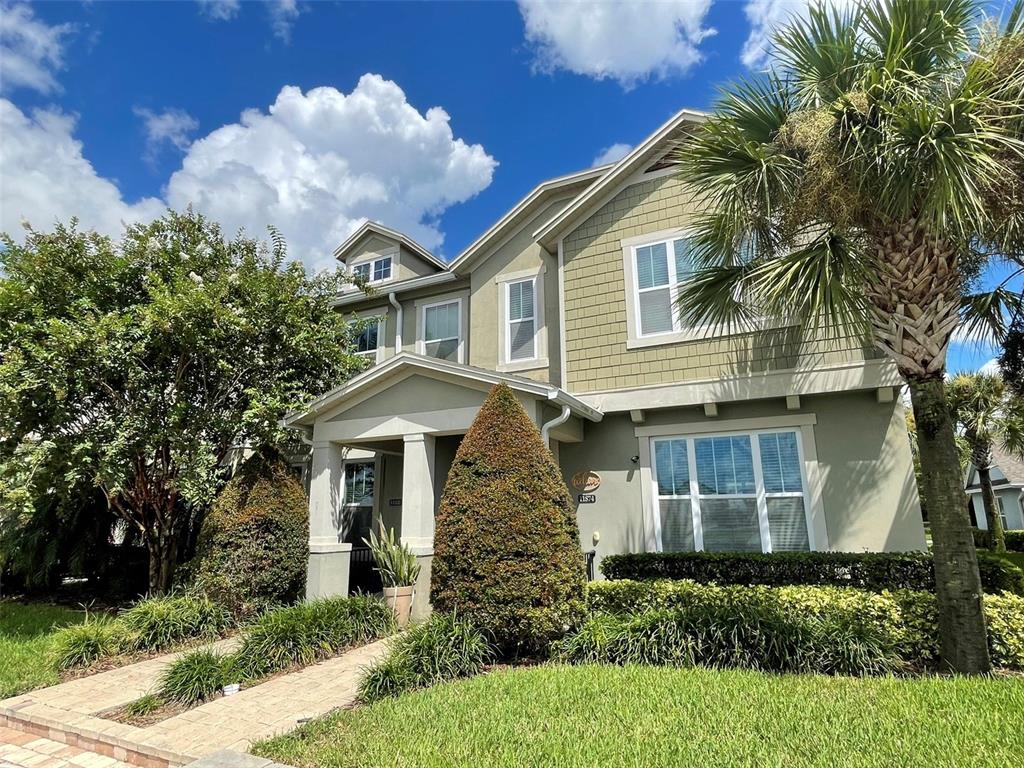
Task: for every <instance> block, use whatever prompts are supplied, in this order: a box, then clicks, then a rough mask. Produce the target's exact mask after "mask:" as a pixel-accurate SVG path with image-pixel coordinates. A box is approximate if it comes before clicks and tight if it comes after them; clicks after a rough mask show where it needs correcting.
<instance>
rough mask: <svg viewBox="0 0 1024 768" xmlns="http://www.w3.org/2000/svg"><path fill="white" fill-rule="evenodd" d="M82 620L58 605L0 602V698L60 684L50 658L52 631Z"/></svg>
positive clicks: (82, 614) (72, 611)
mask: <svg viewBox="0 0 1024 768" xmlns="http://www.w3.org/2000/svg"><path fill="white" fill-rule="evenodd" d="M84 619H85V613H84V612H83V611H75V610H72V609H70V608H64V607H62V606H59V605H44V604H41V603H34V604H33V603H30V604H27V605H25V604H22V603H11V602H7V601H0V699H4V698H7V697H8V696H15V695H17V694H19V693H24V692H25V691H30V690H32V689H33V688H41V687H43V686H46V685H53V684H54V683H57V682H59V681H58V678H57V672H56V670H55V669H54V667H53V665H52V664H51V663H50V658H49V650H50V642H51V641H52V639H53V632H54V630H56V629H57V628H59V627H63V626H67V625H68V624H77V623H78V622H80V621H83V620H84Z"/></svg>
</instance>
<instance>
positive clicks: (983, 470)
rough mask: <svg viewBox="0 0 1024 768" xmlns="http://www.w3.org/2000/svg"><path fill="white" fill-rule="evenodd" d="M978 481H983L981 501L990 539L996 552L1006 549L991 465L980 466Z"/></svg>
mask: <svg viewBox="0 0 1024 768" xmlns="http://www.w3.org/2000/svg"><path fill="white" fill-rule="evenodd" d="M978 481H979V482H980V483H981V501H982V503H983V504H984V505H985V523H986V524H987V525H988V535H989V541H991V542H992V549H993V550H995V551H996V552H1005V551H1006V537H1005V536H1004V535H1003V518H1002V517H1001V516H1000V514H999V502H998V501H996V492H995V491H994V490H993V489H992V473H991V470H990V469H989V467H978Z"/></svg>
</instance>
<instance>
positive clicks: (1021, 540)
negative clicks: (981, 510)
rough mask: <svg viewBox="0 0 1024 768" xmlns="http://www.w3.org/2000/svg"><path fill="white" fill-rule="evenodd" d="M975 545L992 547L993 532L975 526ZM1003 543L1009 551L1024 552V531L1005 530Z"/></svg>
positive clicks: (982, 547) (981, 547)
mask: <svg viewBox="0 0 1024 768" xmlns="http://www.w3.org/2000/svg"><path fill="white" fill-rule="evenodd" d="M973 532H974V546H975V547H978V548H980V549H992V534H990V533H989V532H988V531H983V530H981V529H980V528H974V529H973ZM1003 543H1004V544H1005V545H1006V551H1007V552H1024V531H1003Z"/></svg>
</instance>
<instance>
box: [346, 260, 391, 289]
mask: <svg viewBox="0 0 1024 768" xmlns="http://www.w3.org/2000/svg"><path fill="white" fill-rule="evenodd" d="M352 276H353V277H356V278H358V279H360V280H362V281H364V282H367V283H380V282H383V281H384V280H390V279H391V257H390V256H383V257H381V258H379V259H374V260H373V261H364V262H363V263H362V264H356V265H355V266H353V267H352Z"/></svg>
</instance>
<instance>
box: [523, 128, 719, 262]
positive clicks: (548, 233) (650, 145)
mask: <svg viewBox="0 0 1024 768" xmlns="http://www.w3.org/2000/svg"><path fill="white" fill-rule="evenodd" d="M706 116H707V115H706V113H704V112H697V111H694V110H692V109H682V110H680V111H679V112H677V113H676V114H675V115H673V116H672V117H671V119H669V120H668V121H667V122H666V123H664V124H663V125H662V126H661V127H660V128H658V130H656V131H655V132H654V133H652V134H651V135H650V136H648V137H647V138H646V139H644V140H643V141H642V142H641V143H640V144H638V145H637V146H636V147H635V148H634V149H633V151H632V152H630V153H629V154H628V155H626V156H625V157H624V158H622V159H621V160H619V162H617V163H615V165H613V166H612V167H611V168H610V169H609V170H608V171H606V172H605V174H604V175H603V176H602V177H601V178H600V179H598V180H597V181H596V182H594V183H593V184H591V185H590V186H589V187H587V188H586V189H585V190H584V191H583V192H581V193H580V195H579V196H578V197H577V198H576V199H575V200H573V201H572V202H571V203H569V205H567V206H566V207H565V208H563V209H562V210H561V212H559V213H558V214H557V215H556V216H554V217H553V218H552V219H551V220H550V221H548V222H547V223H546V224H544V226H542V227H541V228H540V229H538V230H537V231H536V232H534V233H533V238H534V240H537V241H539V242H540V243H541V244H542V245H543V246H545V247H546V248H549V249H550V248H553V247H554V246H555V244H556V243H557V242H558V240H559V238H561V237H562V236H563V235H565V234H566V233H567V232H569V231H570V229H571V228H572V227H573V225H575V224H576V223H577V222H578V221H579V220H580V219H581V218H583V217H585V216H587V215H589V214H590V213H592V212H593V211H595V210H596V209H598V208H600V207H601V206H602V205H604V204H605V203H606V202H607V201H608V199H610V197H611V196H612V195H613V194H615V192H616V191H617V190H618V188H619V186H620V185H621V184H622V183H623V182H624V181H625V180H626V179H628V178H629V177H630V176H632V175H633V174H634V173H637V172H638V171H642V170H644V168H645V167H647V166H648V165H649V164H650V163H651V162H653V161H655V160H657V159H659V158H658V156H659V154H660V153H662V152H664V146H663V145H664V143H665V142H666V141H667V140H668V139H670V138H671V137H672V136H673V134H674V133H675V132H676V131H678V130H679V128H680V127H682V126H683V125H685V124H686V123H696V122H702V121H703V120H704V118H705V117H706Z"/></svg>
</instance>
